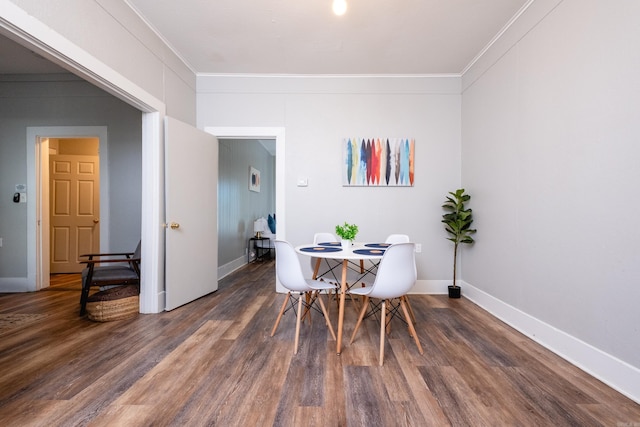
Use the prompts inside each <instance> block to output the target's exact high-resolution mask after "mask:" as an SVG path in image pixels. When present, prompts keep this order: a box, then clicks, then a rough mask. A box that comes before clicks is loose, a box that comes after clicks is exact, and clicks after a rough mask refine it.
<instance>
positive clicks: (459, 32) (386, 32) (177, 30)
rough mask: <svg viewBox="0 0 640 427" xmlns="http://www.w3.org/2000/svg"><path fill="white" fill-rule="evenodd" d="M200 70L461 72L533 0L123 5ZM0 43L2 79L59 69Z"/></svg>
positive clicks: (206, 0) (138, 1)
mask: <svg viewBox="0 0 640 427" xmlns="http://www.w3.org/2000/svg"><path fill="white" fill-rule="evenodd" d="M125 1H127V2H128V3H129V4H130V5H131V7H133V8H134V9H135V10H136V11H137V12H138V13H139V14H140V16H141V17H142V18H143V19H144V20H145V21H147V23H148V24H149V25H150V26H151V27H153V28H154V29H155V30H156V32H157V33H158V34H159V35H160V36H161V37H162V38H163V39H164V40H165V41H166V42H167V43H168V44H169V45H170V46H171V47H172V48H173V49H174V51H175V52H176V53H177V54H178V55H179V56H180V57H181V58H182V59H183V60H184V61H185V63H186V64H187V65H188V66H189V67H190V68H191V69H192V70H193V71H194V72H195V73H198V74H210V73H211V74H229V73H233V74H236V73H240V74H300V75H305V74H325V75H326V74H328V75H340V74H352V75H353V74H355V75H371V74H391V75H411V74H420V75H424V74H459V73H461V72H463V71H464V70H465V68H466V67H468V66H469V65H470V64H471V63H472V62H473V60H474V58H475V57H476V56H477V55H478V54H479V53H480V52H482V50H483V49H484V48H485V47H486V46H487V45H488V44H489V43H490V42H491V40H492V39H493V38H494V37H495V36H496V35H498V34H499V33H500V32H501V30H502V29H503V28H505V26H506V25H507V24H508V23H509V22H510V21H511V19H512V18H513V17H515V16H517V15H518V13H519V12H520V11H521V9H522V8H523V7H525V6H526V5H528V4H529V3H530V2H531V0H347V3H348V10H347V13H346V14H345V15H343V16H341V17H339V16H335V15H334V14H333V13H332V11H331V1H332V0H260V1H258V0H181V1H179V2H178V1H175V0H125ZM64 71H65V70H63V69H62V68H59V67H58V66H56V65H55V64H53V63H51V62H49V61H48V60H46V59H44V58H42V57H40V56H39V55H37V54H35V53H33V52H31V51H29V50H28V49H24V48H23V47H21V46H20V45H18V44H16V43H14V42H12V41H10V40H9V39H6V38H3V37H0V74H22V73H32V74H36V73H37V74H43V73H58V72H64Z"/></svg>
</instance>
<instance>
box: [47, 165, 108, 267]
mask: <svg viewBox="0 0 640 427" xmlns="http://www.w3.org/2000/svg"><path fill="white" fill-rule="evenodd" d="M49 173H50V175H49V194H50V196H49V197H50V200H51V207H50V214H51V226H50V228H51V249H50V254H51V255H50V256H51V273H79V272H81V271H82V269H83V268H84V266H85V265H84V264H80V263H79V262H78V260H79V258H78V256H79V255H82V254H90V253H97V252H99V250H100V179H99V177H100V161H99V159H98V156H79V155H61V154H56V155H51V156H49Z"/></svg>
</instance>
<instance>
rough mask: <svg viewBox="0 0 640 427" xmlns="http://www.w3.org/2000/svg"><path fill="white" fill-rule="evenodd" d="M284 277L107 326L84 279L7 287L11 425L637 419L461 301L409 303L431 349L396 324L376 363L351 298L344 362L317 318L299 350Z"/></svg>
mask: <svg viewBox="0 0 640 427" xmlns="http://www.w3.org/2000/svg"><path fill="white" fill-rule="evenodd" d="M274 280H275V278H274V263H273V262H265V263H255V264H250V265H248V266H247V267H245V268H243V269H242V270H240V271H238V272H236V273H234V274H232V275H230V276H228V277H226V278H224V279H223V280H221V282H220V290H218V291H217V292H215V293H213V294H211V295H209V296H206V297H203V298H201V299H199V300H197V301H194V302H192V303H190V304H188V305H186V306H183V307H180V308H178V309H176V310H173V311H171V312H166V313H161V314H154V315H142V314H141V315H138V316H137V317H135V318H133V319H128V320H120V321H114V322H106V323H95V322H92V321H90V320H88V319H86V318H81V317H79V316H78V308H79V298H80V282H79V276H78V275H58V276H55V277H54V278H53V283H54V285H53V286H52V287H51V288H49V289H47V290H44V291H40V292H35V293H28V294H0V425H2V426H45V425H46V426H77V425H91V426H200V425H203V426H205V425H207V426H272V425H273V426H367V427H369V426H429V425H434V426H447V425H454V426H600V425H602V426H616V427H620V426H640V405H638V404H636V403H634V402H633V401H631V400H629V399H628V398H626V397H624V396H623V395H621V394H620V393H618V392H616V391H614V390H613V389H611V388H609V387H607V386H606V385H604V384H602V383H601V382H599V381H598V380H596V379H594V378H592V377H590V376H589V375H587V374H585V373H584V372H582V371H581V370H579V369H578V368H576V367H574V366H572V365H570V364H569V363H567V362H565V361H564V360H562V359H561V358H559V357H558V356H556V355H554V354H553V353H551V352H549V351H547V350H545V349H544V348H542V347H541V346H539V345H537V344H536V343H534V342H533V341H531V340H529V339H527V338H526V337H524V336H523V335H521V334H519V333H518V332H516V331H514V330H513V329H511V328H510V327H508V326H506V325H505V324H503V323H501V322H500V321H497V320H496V319H494V318H493V317H492V316H490V315H489V314H487V313H486V312H484V311H483V310H481V309H479V308H478V307H477V306H475V305H474V304H472V303H471V302H469V301H468V300H465V299H464V298H463V299H461V300H449V299H448V298H447V297H446V296H428V295H412V296H411V304H412V306H413V310H414V312H415V315H416V319H417V330H418V335H419V338H420V341H421V343H422V346H423V348H424V355H420V354H419V353H418V350H417V349H416V346H415V343H414V342H413V341H412V339H411V337H410V336H409V335H408V333H407V329H406V327H405V326H404V325H403V324H402V323H401V322H399V321H394V322H395V323H392V329H391V333H390V335H389V338H388V339H387V347H386V350H385V363H384V366H382V367H380V366H378V343H379V341H378V340H379V325H378V323H377V322H376V321H375V319H367V320H365V322H364V324H363V326H362V327H361V329H360V331H359V332H358V335H357V337H356V340H355V341H354V343H353V344H351V345H349V344H348V338H349V337H350V335H351V331H352V330H353V327H354V325H355V320H356V316H357V313H356V310H355V309H352V308H351V307H349V306H348V307H347V310H346V311H345V313H346V317H345V337H346V338H347V339H346V342H345V344H344V349H343V352H342V355H340V356H338V355H336V353H335V342H334V341H333V339H332V338H331V335H330V334H329V333H328V331H327V329H326V327H325V325H324V323H323V322H322V320H321V318H320V317H319V316H318V315H314V317H313V319H312V322H311V324H309V323H305V324H304V325H303V327H302V330H301V340H300V341H301V346H300V350H299V351H298V354H297V355H295V356H294V355H293V351H292V350H293V338H294V329H295V317H294V315H293V314H292V312H290V313H287V314H286V315H285V316H284V318H283V320H282V322H281V324H280V327H279V328H278V330H277V332H276V335H275V336H274V337H273V338H272V337H270V336H269V335H270V332H271V328H272V326H273V322H274V321H275V318H276V316H277V313H278V310H279V308H280V304H281V303H282V300H283V298H284V295H281V294H276V293H275V292H274V287H275V285H274ZM349 304H353V302H350V303H349ZM330 315H331V317H335V316H337V310H336V309H335V304H332V305H331V313H330ZM335 323H336V322H335V319H334V325H335Z"/></svg>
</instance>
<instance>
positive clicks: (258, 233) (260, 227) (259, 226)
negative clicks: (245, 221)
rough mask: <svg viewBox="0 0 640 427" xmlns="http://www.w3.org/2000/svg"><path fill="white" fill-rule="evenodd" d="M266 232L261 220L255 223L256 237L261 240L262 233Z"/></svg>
mask: <svg viewBox="0 0 640 427" xmlns="http://www.w3.org/2000/svg"><path fill="white" fill-rule="evenodd" d="M263 231H264V228H263V224H262V221H260V220H259V219H257V220H255V221H253V232H254V233H256V237H257V238H258V239H259V238H261V237H262V232H263Z"/></svg>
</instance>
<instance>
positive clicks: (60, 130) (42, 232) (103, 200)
mask: <svg viewBox="0 0 640 427" xmlns="http://www.w3.org/2000/svg"><path fill="white" fill-rule="evenodd" d="M59 139H82V140H87V139H93V140H97V145H98V159H99V160H98V164H97V167H98V170H99V172H98V180H99V182H100V183H101V184H102V185H100V186H99V190H97V194H96V197H97V198H98V200H99V207H98V208H97V210H98V212H96V213H97V214H98V216H97V218H96V217H94V216H92V217H91V222H92V223H93V220H95V219H97V220H98V221H99V223H100V225H101V226H100V228H99V240H98V241H99V243H98V245H99V250H98V252H103V251H105V248H107V247H108V244H109V242H108V236H109V230H108V224H109V221H108V216H109V197H108V194H109V192H108V190H109V189H108V182H109V180H108V175H107V174H108V168H107V167H106V166H104V165H106V164H107V161H108V159H107V153H108V151H107V127H106V126H49V127H28V128H27V186H26V188H27V201H28V207H27V211H28V213H27V217H28V218H27V219H28V220H27V255H28V257H27V258H28V260H27V277H28V279H29V280H33V281H34V282H35V284H36V286H35V287H36V290H39V289H43V288H46V287H48V286H49V282H50V280H49V279H50V274H51V259H52V254H51V248H52V246H51V239H50V237H51V219H50V218H51V216H50V206H51V202H50V197H51V191H50V184H49V177H50V171H49V168H50V162H51V154H50V148H51V147H50V146H51V142H52V141H57V140H59ZM55 145H56V144H55V143H54V146H55ZM54 148H55V147H54ZM101 165H103V167H100V166H101ZM76 167H77V165H76ZM64 185H65V184H61V186H64ZM80 250H82V249H80ZM83 253H85V252H83Z"/></svg>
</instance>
